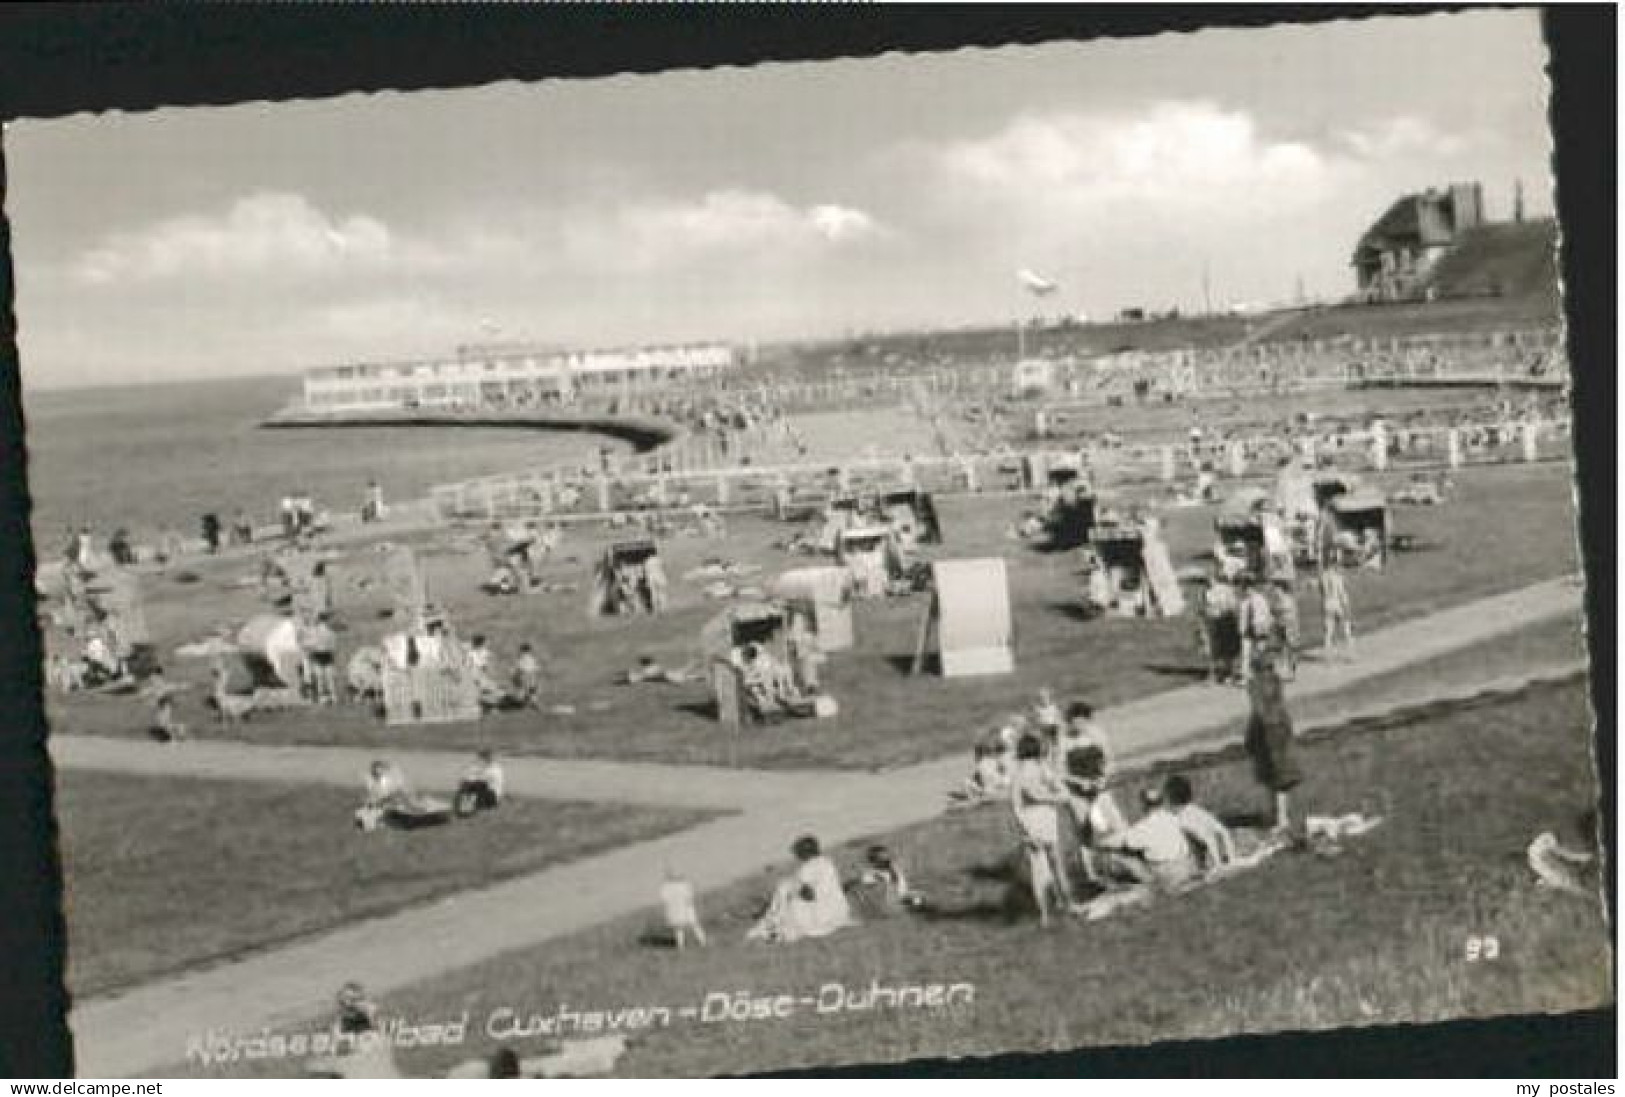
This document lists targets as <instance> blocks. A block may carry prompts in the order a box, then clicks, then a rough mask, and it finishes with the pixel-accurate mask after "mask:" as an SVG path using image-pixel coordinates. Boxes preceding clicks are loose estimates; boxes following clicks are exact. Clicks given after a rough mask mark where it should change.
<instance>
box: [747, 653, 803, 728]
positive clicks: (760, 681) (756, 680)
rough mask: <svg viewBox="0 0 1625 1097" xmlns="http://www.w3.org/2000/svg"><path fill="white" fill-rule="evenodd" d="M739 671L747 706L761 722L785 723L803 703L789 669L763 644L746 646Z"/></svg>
mask: <svg viewBox="0 0 1625 1097" xmlns="http://www.w3.org/2000/svg"><path fill="white" fill-rule="evenodd" d="M739 670H740V680H741V682H742V684H743V685H744V687H745V703H746V705H747V706H748V707H749V708H750V711H751V714H752V715H754V716H755V717H756V718H757V719H758V720H763V721H769V722H771V721H774V720H778V719H781V718H782V717H783V716H785V715H786V714H787V713H788V712H789V711H790V709H791V707H792V706H793V705H795V704H796V703H797V702H798V701H799V700H800V697H799V696H798V695H797V693H796V689H795V684H794V682H792V681H791V679H790V670H789V668H788V667H786V666H784V665H783V664H781V663H780V662H779V661H778V660H777V659H775V658H773V656H772V655H771V654H769V653H768V651H767V649H765V648H764V647H762V645H760V644H746V645H745V646H744V647H743V648H742V649H741V650H740V664H739Z"/></svg>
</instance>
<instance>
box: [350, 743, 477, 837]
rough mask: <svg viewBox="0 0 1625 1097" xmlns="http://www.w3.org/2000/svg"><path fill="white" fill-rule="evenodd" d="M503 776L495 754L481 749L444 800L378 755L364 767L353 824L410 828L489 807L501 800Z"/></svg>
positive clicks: (368, 828)
mask: <svg viewBox="0 0 1625 1097" xmlns="http://www.w3.org/2000/svg"><path fill="white" fill-rule="evenodd" d="M506 780H507V779H506V776H505V774H504V773H503V769H502V764H501V763H500V762H498V761H497V758H496V754H495V753H494V752H493V751H491V750H481V751H479V752H478V753H476V754H475V756H474V760H473V762H471V763H470V764H469V766H468V767H467V768H466V769H465V770H464V771H463V774H462V777H461V779H460V780H459V781H458V784H457V790H456V792H455V793H454V794H453V796H452V799H451V802H450V803H447V802H446V801H444V800H441V799H440V798H438V797H435V796H428V795H424V794H422V793H419V792H418V791H416V790H415V789H414V788H413V786H412V783H411V781H410V780H409V779H408V778H407V776H406V772H405V770H403V769H402V768H401V767H400V766H399V765H398V764H396V763H395V762H390V761H385V760H383V759H379V760H378V761H375V762H373V763H372V765H371V766H370V767H368V770H367V779H366V789H367V791H366V798H365V799H364V800H363V801H362V803H361V806H360V807H359V808H357V809H356V811H355V825H356V827H357V828H358V829H360V830H364V831H374V830H378V829H380V828H384V827H388V828H393V829H399V830H412V829H415V828H418V827H424V826H434V825H436V824H439V823H445V822H448V821H450V820H451V819H452V818H453V817H455V818H459V819H462V818H467V817H469V816H472V815H475V814H478V813H479V812H482V811H492V810H495V808H496V807H497V806H498V805H499V804H501V803H502V799H503V796H504V794H505V792H506Z"/></svg>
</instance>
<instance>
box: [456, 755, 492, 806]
mask: <svg viewBox="0 0 1625 1097" xmlns="http://www.w3.org/2000/svg"><path fill="white" fill-rule="evenodd" d="M503 784H504V777H503V773H502V765H501V763H499V762H498V761H497V760H496V755H495V754H494V753H493V752H492V751H490V750H489V749H485V750H481V751H479V752H478V753H477V754H475V756H474V762H473V764H472V765H470V766H469V767H468V769H466V770H464V771H463V779H462V781H461V782H460V783H459V784H458V785H457V798H456V800H455V801H454V802H453V810H454V811H455V812H456V813H457V815H458V817H459V818H467V817H468V816H470V815H473V814H474V813H475V812H477V811H490V810H492V809H494V808H495V807H496V806H497V805H498V804H500V803H501V802H502V794H503Z"/></svg>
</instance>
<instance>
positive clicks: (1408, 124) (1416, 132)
mask: <svg viewBox="0 0 1625 1097" xmlns="http://www.w3.org/2000/svg"><path fill="white" fill-rule="evenodd" d="M1338 136H1339V140H1340V142H1341V143H1342V145H1343V146H1344V147H1346V148H1347V149H1348V150H1349V152H1350V153H1352V154H1353V155H1354V156H1356V157H1358V158H1360V159H1362V160H1393V159H1398V158H1401V157H1407V156H1415V155H1423V156H1455V155H1458V154H1459V153H1461V152H1463V151H1465V150H1466V149H1467V148H1468V147H1469V146H1470V145H1472V144H1474V143H1475V139H1476V138H1478V137H1480V136H1481V135H1478V134H1471V135H1470V134H1463V133H1459V132H1446V131H1443V130H1440V129H1439V128H1438V127H1437V126H1435V125H1434V124H1433V123H1432V122H1429V121H1428V120H1427V119H1425V118H1418V117H1415V116H1414V115H1400V116H1398V117H1395V118H1389V119H1387V120H1385V121H1383V122H1379V123H1376V124H1374V125H1370V126H1365V127H1360V128H1355V129H1347V130H1344V131H1343V132H1342V133H1341V134H1339V135H1338Z"/></svg>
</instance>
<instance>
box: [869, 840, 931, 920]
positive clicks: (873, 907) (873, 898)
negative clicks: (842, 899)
mask: <svg viewBox="0 0 1625 1097" xmlns="http://www.w3.org/2000/svg"><path fill="white" fill-rule="evenodd" d="M850 890H851V892H852V897H853V899H854V900H855V901H856V902H857V903H858V905H859V907H860V909H862V910H863V911H865V912H866V913H868V914H872V915H878V916H880V917H885V916H887V915H890V914H892V913H894V912H896V911H898V910H913V909H916V908H918V907H920V906H921V905H922V904H923V903H924V901H925V900H924V897H923V896H921V895H920V894H919V893H918V892H916V891H914V890H913V889H912V888H910V887H909V885H908V877H907V876H906V875H904V873H903V866H902V863H901V862H900V861H898V859H897V857H896V855H895V854H893V853H892V851H891V850H890V849H888V848H886V847H885V846H882V845H873V846H870V847H869V848H868V850H867V851H865V853H864V869H863V872H862V873H861V874H859V876H858V878H857V879H856V880H855V881H853V883H852V886H851V889H850Z"/></svg>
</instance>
